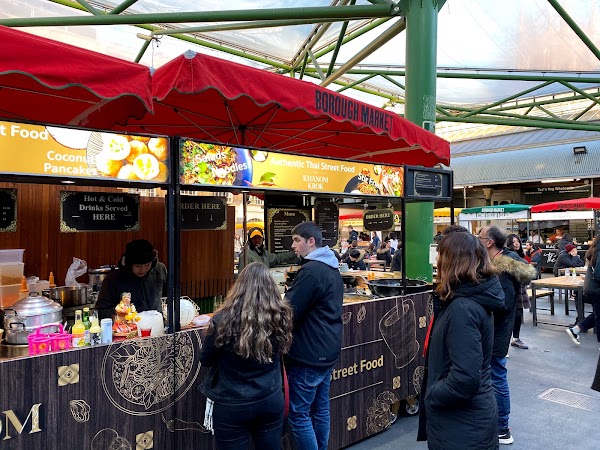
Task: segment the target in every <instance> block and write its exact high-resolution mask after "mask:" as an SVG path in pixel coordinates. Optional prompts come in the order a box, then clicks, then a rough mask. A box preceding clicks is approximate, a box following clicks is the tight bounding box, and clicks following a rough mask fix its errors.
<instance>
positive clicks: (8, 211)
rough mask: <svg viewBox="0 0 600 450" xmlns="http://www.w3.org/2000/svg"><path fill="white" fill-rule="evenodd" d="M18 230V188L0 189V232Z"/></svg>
mask: <svg viewBox="0 0 600 450" xmlns="http://www.w3.org/2000/svg"><path fill="white" fill-rule="evenodd" d="M15 231H17V190H16V189H0V233H1V232H15Z"/></svg>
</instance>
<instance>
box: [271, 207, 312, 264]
mask: <svg viewBox="0 0 600 450" xmlns="http://www.w3.org/2000/svg"><path fill="white" fill-rule="evenodd" d="M307 220H310V210H308V209H285V208H273V209H269V210H268V212H267V227H268V239H269V245H268V248H269V251H270V252H271V253H283V252H289V251H290V250H291V249H292V229H293V228H294V227H295V226H296V225H298V224H299V223H302V222H305V221H307Z"/></svg>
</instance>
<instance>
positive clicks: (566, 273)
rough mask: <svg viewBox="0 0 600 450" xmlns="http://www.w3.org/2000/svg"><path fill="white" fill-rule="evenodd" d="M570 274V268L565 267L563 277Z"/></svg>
mask: <svg viewBox="0 0 600 450" xmlns="http://www.w3.org/2000/svg"><path fill="white" fill-rule="evenodd" d="M570 276H571V269H569V268H566V269H565V277H570Z"/></svg>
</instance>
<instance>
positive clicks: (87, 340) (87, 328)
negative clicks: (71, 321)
mask: <svg viewBox="0 0 600 450" xmlns="http://www.w3.org/2000/svg"><path fill="white" fill-rule="evenodd" d="M83 326H84V327H85V332H84V339H85V345H90V328H91V326H92V323H91V322H90V308H83Z"/></svg>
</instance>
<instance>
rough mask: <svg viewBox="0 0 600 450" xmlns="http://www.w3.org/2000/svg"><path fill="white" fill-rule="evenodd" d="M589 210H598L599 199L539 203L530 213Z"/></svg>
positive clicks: (599, 206)
mask: <svg viewBox="0 0 600 450" xmlns="http://www.w3.org/2000/svg"><path fill="white" fill-rule="evenodd" d="M591 209H600V198H597V197H587V198H577V199H573V200H561V201H558V202H548V203H540V204H539V205H534V206H532V207H531V212H534V213H539V212H548V211H589V210H591Z"/></svg>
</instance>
